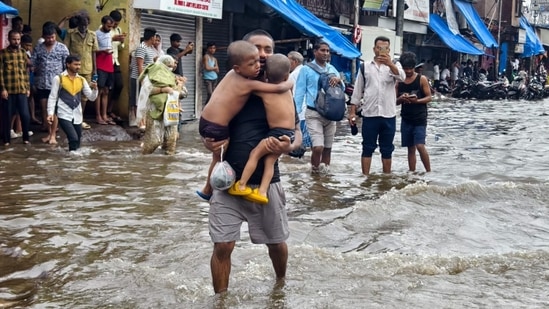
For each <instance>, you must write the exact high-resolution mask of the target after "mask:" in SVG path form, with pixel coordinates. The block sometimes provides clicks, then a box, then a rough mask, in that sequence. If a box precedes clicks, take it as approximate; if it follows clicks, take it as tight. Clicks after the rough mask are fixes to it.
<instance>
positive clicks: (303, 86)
mask: <svg viewBox="0 0 549 309" xmlns="http://www.w3.org/2000/svg"><path fill="white" fill-rule="evenodd" d="M120 18H121V16H120V13H119V12H117V11H113V12H111V13H110V14H109V15H106V16H104V17H103V18H102V19H101V26H100V27H99V28H98V30H97V31H92V30H89V29H88V27H89V24H90V20H89V17H88V16H87V15H85V14H80V15H77V16H73V17H71V18H70V19H69V22H70V23H72V25H71V26H69V27H70V28H72V29H69V30H68V31H66V32H63V31H61V29H60V28H59V25H58V24H54V23H51V22H48V23H45V24H44V27H43V29H42V39H43V41H42V42H40V43H39V44H38V45H36V47H35V48H34V49H32V48H29V49H26V48H22V47H21V46H22V45H21V41H22V37H21V36H22V33H21V31H22V30H21V31H20V30H19V29H18V28H14V29H13V30H12V31H11V32H10V33H9V36H8V37H9V42H10V45H9V46H8V47H7V48H6V49H4V50H2V51H1V53H0V71H1V72H2V74H0V88H1V90H2V99H3V104H2V110H1V115H2V139H3V142H4V145H5V146H8V145H9V144H10V143H11V137H10V135H9V132H10V130H11V129H12V127H13V126H12V116H13V115H14V114H18V115H19V118H20V119H21V127H22V128H21V129H22V138H23V142H25V143H28V142H29V135H30V134H29V131H30V130H29V128H30V122H31V121H33V120H34V121H36V122H39V121H40V119H38V118H36V117H35V115H34V114H33V115H31V113H30V109H29V101H28V100H29V98H33V99H35V100H38V101H39V103H40V107H41V109H42V118H41V119H42V120H41V121H40V122H41V123H42V125H43V128H44V129H47V132H48V136H47V137H45V138H44V139H43V141H44V142H45V143H49V144H55V143H57V140H56V126H57V123H59V126H60V127H61V129H62V130H63V131H64V132H65V134H66V136H67V139H68V144H69V150H76V149H78V148H79V147H80V139H81V135H82V129H89V124H87V123H85V122H84V117H83V116H84V111H85V106H86V102H87V101H90V102H91V101H94V100H95V121H96V123H97V124H99V125H113V124H115V123H116V119H117V118H119V117H118V116H117V115H115V114H113V113H112V111H113V104H116V100H117V98H118V96H119V95H120V90H121V89H122V87H124V83H123V82H122V81H121V75H120V62H119V59H118V52H117V51H118V50H119V49H120V48H123V47H124V41H125V37H126V36H125V34H124V33H123V32H122V31H121V30H120V28H119V27H118V22H119V21H120ZM58 36H59V37H60V38H63V42H64V43H62V42H61V41H59V40H57V37H58ZM169 39H170V48H169V49H168V50H167V51H166V52H165V53H164V52H163V51H162V49H161V48H160V47H159V46H161V38H160V37H159V35H158V34H157V32H156V29H154V28H145V29H144V32H143V40H142V42H141V44H140V45H139V47H138V48H137V49H136V50H135V51H133V52H132V53H131V61H130V83H129V88H130V89H129V90H130V94H131V95H130V107H131V114H130V117H131V118H132V119H131V120H132V121H134V123H135V124H136V125H139V126H143V127H144V130H145V138H144V141H143V143H144V145H143V153H144V154H148V153H152V152H154V151H155V150H156V149H157V148H158V147H160V146H161V147H162V148H164V149H165V150H166V153H167V154H173V153H174V152H175V142H176V140H177V136H178V129H177V127H176V126H173V125H168V124H167V123H166V120H165V119H163V118H162V117H163V116H162V114H164V116H165V114H166V112H165V111H164V109H165V107H166V104H167V103H166V102H167V99H166V98H167V97H169V96H170V95H173V94H174V93H176V96H177V98H176V100H181V99H182V98H184V97H185V96H186V88H185V83H186V78H185V76H184V72H183V66H182V61H183V57H184V56H186V55H188V54H189V53H191V52H192V51H193V49H194V43H192V42H189V43H188V44H187V45H186V47H185V48H181V41H182V37H181V36H180V35H178V34H175V33H174V34H172V35H171V36H170V38H169ZM26 40H27V39H25V42H27V41H26ZM239 44H240V46H241V47H239V48H236V47H235V48H236V51H235V52H234V53H235V54H233V55H230V57H229V59H233V60H231V62H234V63H231V65H232V69H233V70H232V71H231V72H232V73H231V72H229V74H228V77H225V78H226V79H227V80H223V81H222V83H225V84H226V83H229V84H230V82H231V81H229V79H234V81H233V83H232V84H231V85H233V86H229V87H225V86H223V87H221V86H220V87H218V88H216V86H217V80H218V75H217V74H218V73H219V64H218V63H217V60H216V58H215V56H214V54H215V49H216V46H215V44H214V43H209V44H208V45H207V52H206V53H205V55H204V56H203V58H202V64H203V67H204V70H205V71H206V72H205V73H204V75H203V78H204V81H205V84H206V88H207V94H208V100H212V102H213V100H214V98H215V100H218V101H216V104H218V105H219V106H218V107H215V108H214V107H213V106H212V107H211V108H209V110H211V112H210V113H209V114H208V119H209V120H208V121H209V123H208V128H209V129H212V128H213V130H214V131H215V130H217V129H223V131H222V132H215V133H222V135H214V136H210V135H207V134H204V138H203V143H204V146H205V147H206V148H207V149H208V150H210V151H211V152H212V153H213V154H214V158H218V161H219V160H221V152H222V151H224V154H223V159H224V160H226V161H227V162H228V163H229V164H230V165H231V166H232V168H233V169H234V170H235V173H236V179H237V180H238V179H241V178H245V183H242V184H241V187H239V188H237V187H234V188H233V190H232V191H231V190H229V191H225V190H215V189H213V190H210V191H208V192H202V193H203V194H202V195H200V196H201V197H203V198H205V199H207V200H209V202H210V205H211V207H210V212H209V228H210V235H211V238H212V241H213V242H214V249H213V253H212V258H211V272H212V279H213V286H214V290H215V292H216V293H222V292H224V291H226V290H227V289H228V284H229V274H230V268H231V259H230V256H231V253H232V251H233V249H234V247H235V242H236V241H237V240H238V239H239V233H240V225H241V224H242V222H244V221H247V222H248V227H249V232H250V238H251V240H252V242H254V243H260V244H265V245H266V246H267V248H268V251H269V257H270V258H271V261H272V264H273V267H274V270H275V274H276V277H277V279H278V280H282V279H284V277H285V275H286V267H287V259H288V248H287V245H286V242H285V241H286V239H287V238H288V236H289V229H288V218H287V213H286V204H285V201H286V199H285V196H284V190H283V187H282V185H281V184H280V181H281V177H280V171H279V169H278V162H277V158H278V156H279V155H280V154H283V153H289V152H290V151H293V150H296V149H297V148H298V147H299V146H300V145H301V144H302V134H304V136H303V143H304V144H305V145H307V146H309V147H310V148H311V159H310V160H311V161H310V164H311V172H312V173H320V174H325V173H327V172H328V170H329V166H330V163H331V150H332V147H333V143H334V136H335V132H336V122H335V121H333V120H328V119H326V118H324V116H322V115H321V114H320V113H319V112H318V111H317V110H316V108H315V106H316V105H315V104H316V103H315V101H316V100H317V97H318V93H319V88H318V80H319V72H328V73H332V74H333V76H332V77H331V78H330V80H329V84H330V86H332V87H341V88H342V89H343V88H344V83H343V79H342V78H341V77H340V75H339V72H338V71H337V70H336V68H335V67H334V66H333V65H332V64H330V62H329V60H330V46H329V44H328V43H326V42H323V41H320V42H317V43H316V44H315V45H314V48H313V54H314V60H313V61H312V62H311V63H309V64H307V65H304V64H303V62H304V59H303V55H302V54H300V53H298V52H290V53H289V54H288V56H287V57H286V56H284V55H280V54H275V53H274V40H273V38H272V37H271V36H270V35H269V34H268V33H267V32H265V31H262V30H256V31H254V32H251V33H249V34H247V35H246V36H245V37H244V38H243V40H242V43H239ZM30 45H31V46H32V43H31V44H30ZM243 50H247V51H246V52H243ZM373 50H374V54H375V57H374V59H372V60H370V61H367V62H365V63H364V65H363V68H362V69H361V70H360V71H359V72H360V73H359V74H358V75H357V79H356V83H355V88H354V89H355V91H354V93H353V95H352V98H351V102H350V103H351V105H350V109H349V111H348V112H349V122H350V123H351V124H354V123H355V122H356V117H357V116H358V117H360V118H361V119H362V139H363V143H362V152H361V165H362V173H363V174H365V175H368V174H369V173H370V164H371V160H372V156H373V153H374V150H375V149H376V148H377V147H378V145H379V148H380V152H381V159H382V163H383V164H382V166H383V172H384V173H390V172H391V158H392V153H393V151H394V145H393V138H394V136H395V133H396V106H397V104H401V105H403V106H402V112H401V115H402V119H403V121H402V124H401V133H402V141H403V142H402V143H403V145H402V146H404V147H407V148H408V163H409V167H410V170H411V171H414V170H415V153H416V151H418V152H419V154H420V158H421V161H422V162H423V165H424V167H425V169H426V171H430V163H429V158H428V154H427V151H426V149H425V134H426V126H427V122H426V121H427V103H429V102H430V99H431V93H430V88H429V87H428V83H426V78H425V77H424V76H422V75H421V74H418V73H416V72H415V70H414V69H415V66H416V59H415V55H413V54H411V53H405V54H403V59H402V65H401V63H400V62H398V61H394V60H393V59H392V58H391V56H390V53H389V51H390V40H389V39H388V38H386V37H378V38H376V40H375V42H374V47H373ZM238 53H244V54H247V55H248V56H246V57H244V58H242V57H239V56H238V55H236V54H238ZM269 64H270V65H269ZM10 65H11V66H10ZM275 68H282V71H276V70H269V69H275ZM230 74H232V75H230ZM275 76H276V77H275ZM31 77H32V78H31ZM242 79H244V80H250V79H257V80H259V81H262V82H269V83H271V84H273V86H272V87H274V88H276V87H279V88H280V89H279V88H276V89H275V90H272V89H271V88H269V87H265V86H260V87H257V85H256V84H252V83H243V81H242ZM286 79H289V80H292V81H293V83H294V84H293V89H292V91H291V92H290V88H291V86H292V84H291V83H289V85H288V84H287V83H284V80H286ZM261 84H266V83H261ZM274 84H280V85H278V86H275V85H274ZM380 85H381V86H380ZM239 87H245V88H239ZM216 90H217V92H216ZM253 90H255V91H258V90H259V91H260V92H259V93H258V92H255V93H252V91H253ZM239 91H240V92H239ZM31 92H33V95H31ZM271 92H272V93H271ZM231 95H232V96H233V97H231ZM292 96H293V100H292ZM231 98H234V99H231ZM236 101H238V102H240V105H239V106H238V107H236V106H231V116H230V117H229V118H227V117H228V116H227V115H226V114H222V113H223V111H226V110H227V109H224V108H222V107H223V106H225V107H227V106H228V104H229V105H230V104H235V102H236ZM32 104H34V103H32ZM32 104H31V105H32ZM211 104H214V103H211ZM280 104H285V105H284V106H287V105H290V106H291V107H287V108H284V109H280V106H282V105H280ZM288 111H289V112H288ZM216 119H217V120H216ZM219 119H221V120H222V121H220V120H219ZM201 121H202V120H201ZM219 121H220V122H222V124H218V123H214V122H219ZM204 132H205V131H204ZM201 133H203V132H202V131H201ZM258 153H259V154H258ZM265 157H269V158H272V159H270V160H269V161H268V163H267V162H264V160H265ZM252 159H253V161H250V160H252ZM250 163H251V165H250ZM250 166H251V169H250ZM248 191H249V192H248ZM235 192H236V193H235ZM229 221H230V222H231V224H226V222H229Z"/></svg>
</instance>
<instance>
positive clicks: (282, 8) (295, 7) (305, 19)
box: [261, 0, 361, 59]
mask: <svg viewBox="0 0 549 309" xmlns="http://www.w3.org/2000/svg"><path fill="white" fill-rule="evenodd" d="M261 2H263V3H264V4H266V5H268V6H269V7H271V8H272V9H273V10H275V11H276V12H277V13H278V14H280V17H282V18H284V19H285V20H286V21H288V22H289V23H290V24H292V26H294V27H296V28H297V29H298V30H299V31H301V32H303V33H305V34H307V35H310V36H315V37H318V38H322V41H324V42H326V43H328V44H329V45H330V50H331V51H332V52H333V53H335V54H337V55H340V56H342V57H345V58H349V59H354V58H358V57H360V55H361V53H360V51H359V50H358V49H357V48H356V47H355V46H354V45H353V44H352V43H351V42H350V41H349V40H348V39H347V38H346V37H344V36H343V34H341V33H340V32H339V31H337V30H335V29H333V28H332V27H330V26H329V25H328V24H326V23H325V22H323V21H322V20H320V19H319V18H318V17H316V16H315V15H313V13H311V12H309V11H308V10H307V9H305V8H304V7H302V6H301V5H300V4H299V3H297V2H296V1H295V0H261Z"/></svg>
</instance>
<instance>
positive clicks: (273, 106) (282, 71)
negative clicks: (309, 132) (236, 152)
mask: <svg viewBox="0 0 549 309" xmlns="http://www.w3.org/2000/svg"><path fill="white" fill-rule="evenodd" d="M266 74H267V80H268V82H269V83H274V84H278V83H281V82H283V81H286V80H287V79H288V77H289V75H290V60H289V59H288V57H286V56H285V55H283V54H274V55H272V56H270V57H269V58H267V62H266ZM256 94H257V95H258V96H260V97H261V98H262V99H263V105H265V111H266V113H267V122H268V123H269V128H270V130H269V133H268V134H267V138H265V139H263V140H262V141H261V142H260V143H259V144H258V145H257V146H256V147H255V148H254V149H253V150H252V152H251V153H250V157H249V158H248V161H247V162H246V166H245V167H244V171H243V172H242V177H241V178H240V180H239V181H237V182H235V184H234V185H233V186H232V187H231V188H229V191H228V192H229V194H232V195H239V196H243V197H244V198H245V199H246V200H248V201H251V202H254V203H258V204H267V203H268V202H269V198H268V197H267V190H268V189H269V184H270V183H271V179H272V177H273V174H274V164H275V162H276V160H278V157H279V156H280V154H276V153H272V152H271V150H269V148H268V147H267V139H269V138H277V139H278V138H281V137H282V136H287V137H289V138H290V140H291V141H292V142H293V140H294V132H295V105H294V100H293V96H292V93H291V91H290V90H288V91H286V92H284V93H265V92H263V93H261V92H260V93H256ZM263 157H265V159H264V160H265V162H264V163H265V166H264V170H263V177H262V178H261V183H260V185H259V188H255V189H252V188H250V187H249V186H247V183H248V181H249V180H250V177H251V176H252V174H253V172H254V171H255V169H256V167H257V163H258V161H259V160H261V158H263Z"/></svg>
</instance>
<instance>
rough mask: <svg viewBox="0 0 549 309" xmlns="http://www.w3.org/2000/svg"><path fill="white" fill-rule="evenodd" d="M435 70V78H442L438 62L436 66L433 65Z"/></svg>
mask: <svg viewBox="0 0 549 309" xmlns="http://www.w3.org/2000/svg"><path fill="white" fill-rule="evenodd" d="M433 71H434V72H435V74H434V79H435V80H440V67H439V66H438V64H435V66H434V67H433Z"/></svg>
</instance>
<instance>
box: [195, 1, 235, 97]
mask: <svg viewBox="0 0 549 309" xmlns="http://www.w3.org/2000/svg"><path fill="white" fill-rule="evenodd" d="M231 17H232V16H231V14H230V13H227V12H223V19H210V20H208V19H204V27H203V29H204V30H203V38H202V40H203V45H204V53H206V44H208V42H215V44H216V47H217V51H216V52H215V54H214V56H215V58H217V63H218V64H219V74H218V76H219V80H221V78H223V76H225V74H227V71H228V69H227V46H229V44H230V43H231V42H232V37H231V31H230V30H231ZM200 77H202V74H200ZM202 93H203V95H202V99H203V100H204V101H205V100H206V87H202ZM204 103H205V102H204Z"/></svg>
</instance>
